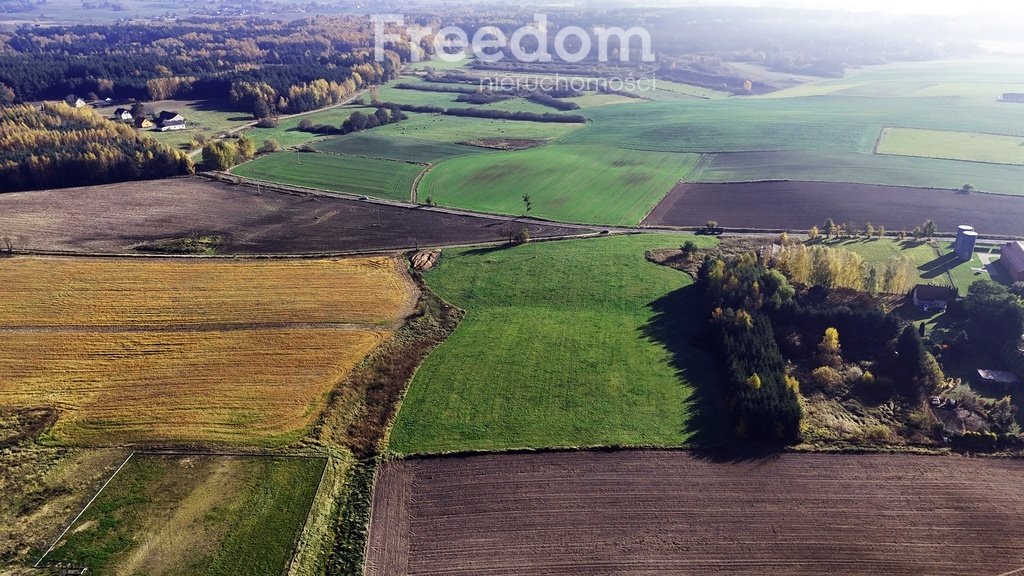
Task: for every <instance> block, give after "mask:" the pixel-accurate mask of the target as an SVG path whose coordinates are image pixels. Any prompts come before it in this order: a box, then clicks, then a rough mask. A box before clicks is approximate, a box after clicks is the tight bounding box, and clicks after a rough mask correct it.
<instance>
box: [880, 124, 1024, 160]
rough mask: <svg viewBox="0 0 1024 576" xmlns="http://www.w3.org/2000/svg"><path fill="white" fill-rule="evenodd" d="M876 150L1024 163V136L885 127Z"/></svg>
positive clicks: (911, 154)
mask: <svg viewBox="0 0 1024 576" xmlns="http://www.w3.org/2000/svg"><path fill="white" fill-rule="evenodd" d="M875 151H876V152H877V153H878V154H894V155H897V156H922V157H926V158H945V159H947V160H966V161H969V162H988V163H993V164H1016V165H1022V164H1024V138H1021V137H1020V136H1003V135H1001V134H979V133H976V132H952V131H947V130H921V129H917V128H885V129H883V130H882V136H881V138H879V140H878V145H877V146H876V148H875Z"/></svg>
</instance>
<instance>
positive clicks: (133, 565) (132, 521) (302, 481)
mask: <svg viewBox="0 0 1024 576" xmlns="http://www.w3.org/2000/svg"><path fill="white" fill-rule="evenodd" d="M323 470H324V461H323V460H321V459H312V458H245V457H223V456H138V455H137V456H133V457H132V459H131V460H130V461H129V462H128V464H127V465H126V466H125V467H124V468H123V469H122V470H121V472H120V473H118V475H117V476H115V477H114V479H113V481H111V483H110V484H109V485H108V486H107V488H106V490H104V491H103V492H102V493H101V494H100V496H99V498H97V500H96V501H95V502H94V503H93V504H92V505H91V506H90V507H89V508H88V509H87V510H86V512H85V514H84V515H83V516H82V518H81V519H80V520H79V521H78V522H77V523H76V524H75V525H74V526H73V528H72V530H71V531H70V532H69V535H68V536H66V537H65V539H64V540H62V542H61V543H60V545H59V546H58V547H57V548H56V549H55V550H54V551H53V552H51V553H50V554H49V555H48V556H47V558H46V563H47V564H49V565H53V564H56V563H58V562H66V563H72V564H74V565H76V566H84V567H88V568H89V569H90V572H95V573H97V574H109V575H129V574H150V575H153V576H158V575H168V576H169V575H172V574H193V575H197V576H198V575H210V576H213V575H217V576H221V575H224V576H227V575H239V576H241V575H250V574H282V573H284V571H285V568H286V567H287V564H288V562H289V560H290V559H291V555H292V549H293V546H294V543H295V541H296V538H297V537H298V534H299V531H300V530H301V529H302V526H303V524H304V522H305V520H306V515H307V512H308V510H309V506H310V504H311V503H312V501H313V495H314V493H315V492H316V489H317V486H318V484H319V482H320V476H321V474H322V473H323Z"/></svg>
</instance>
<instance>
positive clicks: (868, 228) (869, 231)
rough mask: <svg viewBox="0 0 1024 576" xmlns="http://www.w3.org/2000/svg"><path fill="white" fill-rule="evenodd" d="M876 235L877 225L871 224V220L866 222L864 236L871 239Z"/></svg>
mask: <svg viewBox="0 0 1024 576" xmlns="http://www.w3.org/2000/svg"><path fill="white" fill-rule="evenodd" d="M874 235H875V227H874V226H872V225H871V222H868V223H866V224H864V238H865V239H866V240H870V239H871V237H872V236H874Z"/></svg>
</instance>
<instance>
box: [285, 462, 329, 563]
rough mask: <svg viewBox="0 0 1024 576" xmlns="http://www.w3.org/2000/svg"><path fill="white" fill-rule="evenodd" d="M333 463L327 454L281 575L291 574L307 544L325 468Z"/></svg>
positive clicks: (321, 488) (324, 475)
mask: <svg viewBox="0 0 1024 576" xmlns="http://www.w3.org/2000/svg"><path fill="white" fill-rule="evenodd" d="M332 465H333V459H332V456H330V455H327V456H326V457H325V458H324V471H323V472H321V473H320V482H318V483H317V485H316V492H314V493H313V499H312V500H310V501H309V508H307V509H306V521H305V522H303V523H302V530H300V531H299V534H298V536H296V537H295V542H293V543H292V557H291V558H290V559H289V560H288V565H287V566H285V569H284V572H282V575H284V576H287V575H290V574H292V570H293V569H294V568H295V561H296V559H297V558H298V557H299V553H300V552H301V548H303V547H305V546H308V543H307V542H306V539H307V537H308V536H309V532H310V530H311V529H312V526H311V522H312V521H311V518H312V516H313V508H315V507H316V505H317V503H318V501H319V499H320V494H321V493H322V491H323V488H324V478H327V469H328V468H330V467H331V466H332Z"/></svg>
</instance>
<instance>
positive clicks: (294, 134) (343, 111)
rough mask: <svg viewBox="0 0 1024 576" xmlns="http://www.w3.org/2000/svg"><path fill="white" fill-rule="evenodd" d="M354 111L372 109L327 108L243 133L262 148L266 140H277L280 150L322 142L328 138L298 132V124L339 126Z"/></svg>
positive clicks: (350, 107) (370, 111) (368, 109)
mask: <svg viewBox="0 0 1024 576" xmlns="http://www.w3.org/2000/svg"><path fill="white" fill-rule="evenodd" d="M356 110H362V111H363V112H368V113H372V112H373V111H374V110H375V109H374V108H361V107H359V106H341V107H338V108H329V109H327V110H320V111H318V112H313V113H310V114H304V115H302V116H293V117H291V118H285V119H283V120H281V123H280V125H279V126H278V127H277V128H255V127H254V128H249V129H248V130H246V131H245V134H246V135H247V136H248V137H250V138H252V140H253V142H255V143H256V146H257V147H259V146H262V145H263V142H264V141H265V140H267V139H268V138H273V139H274V140H277V143H278V144H280V145H281V147H282V148H289V147H292V146H299V145H300V144H306V143H308V142H316V141H322V140H324V139H325V138H330V136H324V135H320V134H313V133H310V132H300V131H299V130H298V126H299V122H302V121H303V120H309V121H310V122H312V123H313V124H330V125H331V126H341V123H342V122H344V121H345V120H347V119H348V117H349V116H350V115H351V114H352V113H353V112H355V111H356Z"/></svg>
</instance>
